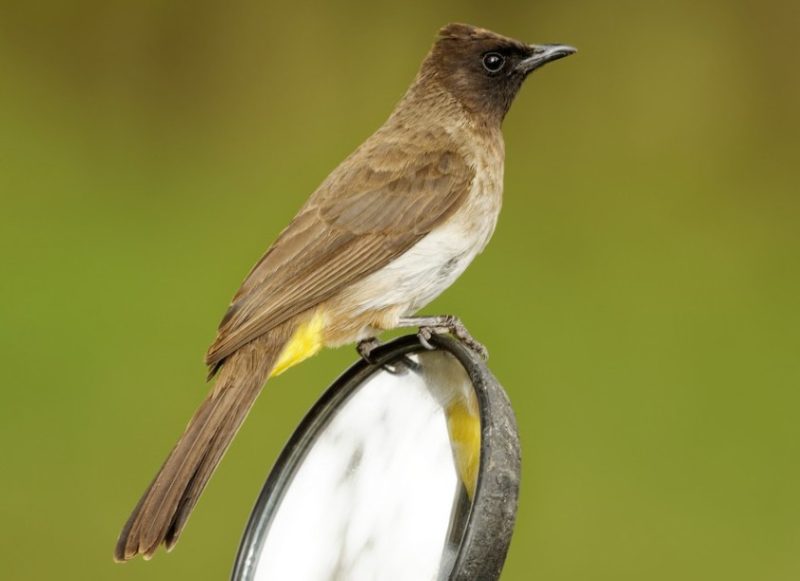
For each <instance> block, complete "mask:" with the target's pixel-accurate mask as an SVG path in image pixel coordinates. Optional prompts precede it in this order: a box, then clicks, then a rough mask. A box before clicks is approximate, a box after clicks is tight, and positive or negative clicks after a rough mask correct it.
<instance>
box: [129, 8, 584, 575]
mask: <svg viewBox="0 0 800 581" xmlns="http://www.w3.org/2000/svg"><path fill="white" fill-rule="evenodd" d="M574 52H575V49H574V48H572V47H569V46H564V45H529V44H524V43H522V42H519V41H516V40H513V39H511V38H507V37H504V36H500V35H499V34H495V33H493V32H490V31H488V30H484V29H482V28H476V27H473V26H468V25H465V24H449V25H447V26H445V27H444V28H442V29H441V30H440V31H439V37H438V38H437V40H436V42H435V43H434V45H433V47H432V49H431V50H430V52H429V53H428V55H427V56H426V57H425V60H424V61H423V63H422V66H421V67H420V70H419V73H418V74H417V77H416V79H415V80H414V82H413V83H412V85H411V87H410V88H409V89H408V91H407V92H406V94H405V95H404V96H403V98H402V99H401V101H400V103H399V104H398V105H397V107H396V108H395V110H394V112H392V114H391V116H390V117H389V119H388V120H387V121H386V123H384V125H383V126H382V127H381V128H380V129H378V131H376V132H375V133H374V134H373V135H372V136H371V137H370V138H369V139H367V140H366V141H365V142H364V143H363V144H362V145H361V146H360V147H359V148H358V149H356V150H355V152H353V153H352V154H351V155H350V157H348V158H347V159H346V160H345V161H344V162H342V164H341V165H339V167H337V168H336V169H335V170H334V171H333V172H332V173H331V174H330V175H329V176H328V177H327V179H325V181H324V182H323V183H322V185H320V186H319V188H318V189H317V190H316V191H315V192H314V193H313V194H312V195H311V197H310V198H309V199H308V201H307V202H306V204H305V205H304V206H303V207H302V208H301V209H300V211H299V213H298V214H297V216H295V218H294V220H292V222H291V224H289V226H288V227H287V228H286V229H285V230H284V231H283V232H282V233H281V234H280V236H278V239H277V240H276V241H275V243H274V244H273V245H272V246H271V247H270V248H269V250H267V252H266V254H264V256H263V257H262V258H261V260H259V261H258V263H257V264H256V265H255V266H254V267H253V269H252V270H251V271H250V274H249V275H248V276H247V278H246V279H245V281H244V283H243V284H242V286H241V288H240V289H239V291H238V292H237V293H236V295H235V296H234V297H233V301H232V302H231V305H230V307H229V308H228V311H227V313H226V314H225V317H224V318H223V319H222V322H221V324H220V326H219V333H218V335H217V338H216V340H215V341H214V343H213V344H212V345H211V347H210V348H209V350H208V353H207V355H206V363H207V364H208V366H209V368H210V372H211V375H212V376H213V375H216V382H215V384H214V387H213V389H212V390H211V393H210V394H209V395H208V396H207V397H206V399H205V401H203V403H202V404H201V406H200V408H199V409H198V410H197V412H196V413H195V414H194V416H193V417H192V419H191V421H190V422H189V425H188V426H187V428H186V430H185V431H184V433H183V435H182V436H181V438H180V440H178V443H177V444H176V445H175V447H174V448H173V449H172V452H171V453H170V455H169V456H168V457H167V459H166V461H165V462H164V464H163V466H162V467H161V470H160V471H159V472H158V474H157V475H156V477H155V479H154V480H153V482H152V483H151V484H150V486H149V488H148V489H147V490H146V491H145V493H144V495H143V496H142V498H141V500H140V501H139V503H138V504H137V505H136V508H134V510H133V513H132V514H131V516H130V518H129V519H128V521H127V522H126V523H125V526H124V527H123V529H122V532H121V534H120V536H119V541H118V542H117V546H116V550H115V553H114V556H115V558H116V559H117V560H118V561H125V560H128V559H131V558H133V557H134V556H136V555H137V554H142V555H144V557H145V558H149V557H151V556H152V555H153V553H154V552H155V551H156V549H157V548H158V547H159V545H161V544H162V543H164V544H165V545H166V548H167V549H168V550H169V549H171V548H172V547H173V545H174V544H175V542H176V541H177V540H178V536H179V535H180V533H181V530H182V529H183V527H184V525H185V524H186V519H187V518H188V517H189V514H190V513H191V511H192V509H193V508H194V505H195V503H196V502H197V499H198V497H199V496H200V493H201V492H202V491H203V488H204V487H205V485H206V482H207V481H208V479H209V477H210V476H211V474H212V472H213V471H214V469H215V468H216V466H217V464H218V463H219V461H220V459H221V458H222V456H223V454H224V453H225V450H226V449H227V448H228V446H229V444H230V442H231V439H232V438H233V436H234V435H235V434H236V431H237V430H238V429H239V426H240V425H241V423H242V421H243V420H244V418H245V416H246V415H247V412H248V410H249V409H250V407H251V406H252V405H253V402H254V401H255V399H256V397H257V396H258V394H259V393H260V391H261V388H262V386H263V384H264V382H265V381H266V380H267V379H268V378H269V377H272V376H275V375H277V374H279V373H282V372H283V371H284V370H286V369H287V368H289V367H291V366H292V365H294V364H296V363H298V362H300V361H302V360H303V359H305V358H307V357H309V356H311V355H313V354H314V353H316V352H317V351H319V350H320V349H321V348H322V347H330V346H338V345H342V344H346V343H355V342H359V352H360V353H361V354H362V355H364V356H365V357H368V356H369V351H370V349H371V347H372V346H374V345H375V344H376V340H375V339H374V337H375V336H376V335H378V334H379V333H380V332H381V331H384V330H386V329H393V328H397V327H420V336H421V338H422V339H423V341H424V340H425V338H429V337H430V333H432V332H441V331H447V330H449V331H451V332H453V333H454V334H456V335H457V336H458V337H460V338H461V339H462V340H464V341H465V342H467V343H468V344H470V345H472V346H473V347H474V348H475V349H477V350H482V347H481V346H480V344H478V343H477V342H475V341H474V340H472V338H471V337H470V336H469V334H468V333H467V332H466V329H464V327H463V325H461V323H460V322H459V321H458V319H456V318H455V317H449V316H439V317H413V316H412V315H414V313H416V312H417V311H418V310H419V309H420V308H422V307H423V306H425V305H426V304H428V303H429V302H430V301H432V300H433V299H434V298H435V297H436V296H438V295H439V294H440V293H441V292H442V291H444V290H445V289H446V288H447V287H449V286H450V285H451V284H452V283H453V282H454V281H455V279H456V278H458V276H459V275H460V274H461V273H462V272H464V269H466V267H467V266H468V265H469V263H470V262H471V261H472V259H473V258H475V256H476V255H477V254H478V253H480V252H481V251H482V250H483V248H484V247H485V246H486V244H487V243H488V241H489V238H490V237H491V235H492V232H493V231H494V228H495V224H496V222H497V217H498V213H499V212H500V205H501V198H502V189H503V159H504V145H503V137H502V134H501V131H500V126H501V124H502V121H503V118H504V117H505V115H506V113H507V112H508V109H509V107H510V106H511V102H512V101H513V99H514V97H515V95H516V94H517V92H518V91H519V89H520V87H521V86H522V83H523V81H524V80H525V78H526V77H527V76H528V75H529V74H530V73H531V72H532V71H534V70H536V69H538V68H539V67H541V66H542V65H544V64H545V63H548V62H550V61H554V60H556V59H559V58H562V57H565V56H568V55H570V54H572V53H574Z"/></svg>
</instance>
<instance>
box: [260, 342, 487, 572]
mask: <svg viewBox="0 0 800 581" xmlns="http://www.w3.org/2000/svg"><path fill="white" fill-rule="evenodd" d="M411 358H412V359H413V360H414V362H415V363H417V365H416V366H415V367H416V369H413V370H408V371H406V372H405V373H397V374H392V373H389V372H387V371H385V370H379V371H377V372H376V373H375V374H374V375H372V376H371V377H370V378H369V379H368V380H367V381H366V382H365V383H364V384H362V385H361V386H360V387H358V388H357V389H356V391H355V392H354V393H353V394H352V395H351V397H350V398H349V399H348V400H347V401H346V402H345V403H344V404H343V405H342V406H341V407H340V408H339V409H338V410H337V411H336V412H335V413H334V414H333V416H332V417H331V418H330V420H329V422H328V424H327V425H326V426H324V427H323V428H322V430H321V431H320V432H319V433H318V437H317V439H316V440H315V441H314V442H313V443H311V445H310V448H309V449H308V450H307V452H306V455H305V457H304V458H303V459H302V460H301V463H300V466H299V467H298V469H297V471H296V473H295V475H294V477H293V478H292V480H291V481H290V483H289V485H288V488H287V490H286V491H285V492H284V495H283V498H282V499H281V501H280V503H279V504H278V506H277V509H276V511H275V514H274V515H273V517H272V522H271V524H270V525H269V528H268V530H267V532H266V539H265V540H264V542H263V545H262V546H261V551H260V555H256V556H255V559H256V560H257V566H256V569H255V577H254V578H255V579H257V580H259V581H267V580H270V581H272V580H292V581H329V580H337V581H339V580H341V581H345V580H346V581H367V580H370V581H371V580H375V581H377V580H380V581H394V580H397V581H400V580H403V581H405V580H409V579H413V580H428V579H430V580H437V579H447V578H448V576H449V574H450V571H451V569H452V566H453V561H454V559H455V557H456V552H457V549H458V546H459V543H460V540H461V537H462V534H463V528H464V526H465V525H466V522H467V516H468V513H469V508H470V503H471V497H472V495H473V493H474V489H475V478H476V476H477V465H478V459H479V452H480V422H479V419H478V417H479V416H478V409H477V402H476V399H475V393H474V389H473V387H472V384H471V382H470V381H469V378H468V377H467V374H466V372H465V371H464V369H463V367H462V366H461V365H460V364H459V363H458V361H457V360H456V359H455V358H454V357H453V356H452V355H450V354H449V353H447V352H444V351H432V352H423V353H419V354H416V355H412V356H411Z"/></svg>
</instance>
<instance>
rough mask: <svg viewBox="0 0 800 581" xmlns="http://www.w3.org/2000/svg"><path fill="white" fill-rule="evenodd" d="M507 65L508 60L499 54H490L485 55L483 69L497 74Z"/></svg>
mask: <svg viewBox="0 0 800 581" xmlns="http://www.w3.org/2000/svg"><path fill="white" fill-rule="evenodd" d="M505 64H506V59H505V57H504V56H503V55H501V54H500V53H499V52H488V53H486V54H485V55H483V68H485V69H486V70H487V71H489V72H490V73H496V72H498V71H499V70H500V69H502V68H503V65H505Z"/></svg>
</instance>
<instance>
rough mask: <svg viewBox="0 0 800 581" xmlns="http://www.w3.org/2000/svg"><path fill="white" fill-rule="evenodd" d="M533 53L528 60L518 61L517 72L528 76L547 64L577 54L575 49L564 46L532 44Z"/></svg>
mask: <svg viewBox="0 0 800 581" xmlns="http://www.w3.org/2000/svg"><path fill="white" fill-rule="evenodd" d="M531 50H532V51H533V53H532V54H531V56H529V57H528V58H526V59H524V60H522V61H520V63H519V64H518V65H517V70H519V71H521V72H523V73H524V74H526V75H527V74H528V73H530V72H533V71H535V70H536V69H538V68H539V67H541V66H542V65H546V64H547V63H549V62H552V61H557V60H558V59H563V58H564V57H565V56H569V55H571V54H575V53H576V52H578V49H577V48H574V47H571V46H569V45H566V44H532V45H531Z"/></svg>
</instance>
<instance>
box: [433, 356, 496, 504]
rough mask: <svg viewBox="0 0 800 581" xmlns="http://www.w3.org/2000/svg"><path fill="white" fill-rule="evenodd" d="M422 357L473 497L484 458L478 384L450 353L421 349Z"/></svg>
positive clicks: (461, 473)
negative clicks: (435, 355) (476, 384)
mask: <svg viewBox="0 0 800 581" xmlns="http://www.w3.org/2000/svg"><path fill="white" fill-rule="evenodd" d="M431 355H433V354H431ZM419 358H420V364H421V365H422V369H424V373H425V376H426V384H427V386H428V389H429V390H430V391H431V394H432V395H433V397H434V398H435V399H436V401H437V403H438V404H439V405H440V406H441V408H442V411H443V412H444V417H445V420H446V422H447V435H448V438H449V440H450V450H451V451H452V453H453V462H454V464H455V469H456V473H457V475H458V478H459V480H460V481H461V483H462V484H463V485H464V489H465V490H466V492H467V496H468V497H469V499H470V500H472V499H473V497H474V496H475V487H476V485H477V483H478V468H480V459H481V417H480V409H479V407H478V398H477V397H476V396H475V387H474V386H473V384H472V380H471V379H470V378H469V376H468V375H467V372H466V370H465V369H464V367H463V366H462V365H461V363H459V362H458V360H457V359H456V358H455V357H453V356H452V355H450V354H449V353H446V354H444V355H442V356H437V357H431V356H429V355H428V354H427V353H421V354H420V355H419Z"/></svg>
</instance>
